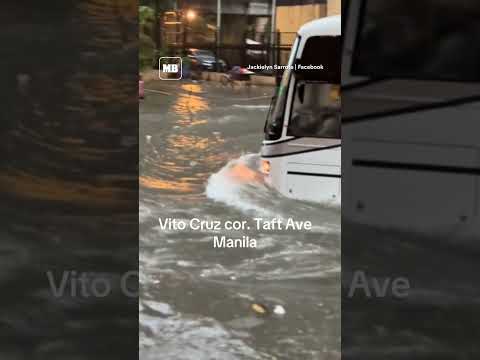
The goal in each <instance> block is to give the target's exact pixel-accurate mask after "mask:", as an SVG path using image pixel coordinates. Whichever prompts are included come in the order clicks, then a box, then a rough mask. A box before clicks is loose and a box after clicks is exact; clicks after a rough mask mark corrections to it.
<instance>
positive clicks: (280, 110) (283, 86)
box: [264, 37, 300, 140]
mask: <svg viewBox="0 0 480 360" xmlns="http://www.w3.org/2000/svg"><path fill="white" fill-rule="evenodd" d="M299 42H300V37H297V39H296V40H295V43H294V44H293V46H292V51H291V53H290V58H289V60H288V65H289V66H288V67H287V68H286V69H285V71H284V72H283V76H282V81H281V82H280V86H279V87H278V89H277V94H276V95H275V96H274V97H273V99H272V103H271V105H270V110H269V112H268V116H267V121H266V123H265V129H264V130H265V139H266V140H278V139H279V138H280V137H281V136H282V129H283V114H284V112H285V106H286V104H287V93H288V86H289V84H290V78H291V75H292V67H293V64H294V62H295V56H296V53H297V48H298V44H299Z"/></svg>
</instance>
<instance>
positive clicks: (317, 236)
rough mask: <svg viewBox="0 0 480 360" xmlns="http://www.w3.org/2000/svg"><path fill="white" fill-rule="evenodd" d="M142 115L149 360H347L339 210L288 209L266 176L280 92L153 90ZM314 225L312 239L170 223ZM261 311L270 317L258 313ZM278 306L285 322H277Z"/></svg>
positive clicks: (164, 85)
mask: <svg viewBox="0 0 480 360" xmlns="http://www.w3.org/2000/svg"><path fill="white" fill-rule="evenodd" d="M146 89H148V90H147V92H146V99H145V100H143V101H142V102H141V104H140V159H139V163H140V215H139V216H140V244H139V245H140V256H139V258H140V290H141V293H140V305H139V312H140V314H139V315H140V358H141V359H144V360H146V359H159V358H161V359H165V360H176V359H178V360H185V359H191V360H209V359H212V360H213V359H219V360H230V359H239V360H240V359H289V360H294V359H302V360H303V359H305V360H308V359H314V360H326V359H339V358H340V248H341V246H340V209H339V208H328V207H323V206H320V205H316V204H311V203H306V202H299V201H294V200H289V199H286V198H283V197H282V196H280V195H279V194H277V193H276V192H275V191H274V190H272V189H270V188H269V187H267V186H266V185H265V184H264V183H263V181H262V178H261V174H260V173H259V172H258V170H257V169H258V161H259V156H258V153H259V149H260V145H261V141H262V137H263V125H264V121H265V118H266V114H267V111H268V107H269V103H270V97H271V95H272V93H273V88H270V87H265V88H263V87H254V88H252V89H250V90H249V91H247V90H246V89H245V88H241V87H238V88H234V89H231V88H227V87H222V86H221V85H218V84H216V83H187V82H175V81H171V82H166V81H164V82H153V83H147V84H146ZM258 217H262V218H264V219H271V218H273V217H277V218H283V219H286V218H293V219H294V220H302V221H306V220H310V221H311V222H312V224H313V229H312V230H311V231H290V230H288V231H257V230H253V229H249V230H248V231H244V232H241V231H239V232H235V231H231V232H229V233H226V232H225V231H220V232H218V234H219V235H221V234H226V235H228V236H230V237H242V236H243V235H248V236H250V237H252V238H255V239H257V243H258V246H257V248H256V249H251V248H250V249H245V248H243V249H241V248H237V249H218V248H214V247H213V240H212V238H213V236H214V235H215V234H217V232H216V230H206V229H204V230H198V231H193V230H190V229H188V228H187V229H185V230H176V231H174V230H171V231H166V230H162V229H161V228H160V225H159V219H162V220H164V219H166V218H174V219H183V220H185V221H190V220H191V219H192V218H198V219H201V220H212V221H215V220H220V221H226V220H241V221H243V220H245V221H248V222H250V223H253V218H258ZM254 303H257V304H262V305H264V306H265V307H266V308H267V309H268V310H267V314H265V315H261V316H259V315H258V314H256V313H255V312H254V311H253V310H252V304H254ZM275 305H281V306H283V307H284V308H285V310H286V314H284V315H283V316H277V315H275V314H273V313H272V312H271V309H273V307H274V306H275Z"/></svg>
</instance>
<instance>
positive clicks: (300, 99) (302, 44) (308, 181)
mask: <svg viewBox="0 0 480 360" xmlns="http://www.w3.org/2000/svg"><path fill="white" fill-rule="evenodd" d="M340 65H341V18H340V16H332V17H327V18H323V19H319V20H315V21H312V22H310V23H308V24H306V25H304V26H303V27H302V28H301V29H300V30H299V32H298V36H297V38H296V40H295V43H294V45H293V46H292V51H291V55H290V59H289V63H288V67H287V69H286V70H285V72H284V74H283V78H282V81H281V84H280V87H279V89H278V93H277V95H276V96H275V97H274V98H273V100H272V105H271V107H270V111H269V114H268V118H267V121H266V124H265V140H264V141H263V146H262V151H261V157H262V160H261V161H262V164H261V168H262V169H261V170H262V172H263V173H264V174H265V178H266V181H267V183H268V184H270V185H271V186H272V187H274V188H275V189H277V190H278V191H279V192H280V193H282V194H283V195H285V196H287V197H291V198H295V199H299V200H309V201H315V202H322V203H333V204H339V203H340V201H341V199H340V197H341V196H340V194H341V191H340V182H341V181H340V179H341V175H340V165H341V150H340V146H341V140H340V136H341V107H340Z"/></svg>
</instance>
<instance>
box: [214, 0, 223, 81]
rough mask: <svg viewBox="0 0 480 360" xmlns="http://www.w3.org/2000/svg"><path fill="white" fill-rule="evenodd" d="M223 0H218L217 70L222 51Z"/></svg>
mask: <svg viewBox="0 0 480 360" xmlns="http://www.w3.org/2000/svg"><path fill="white" fill-rule="evenodd" d="M221 29H222V0H217V41H216V42H217V44H216V51H215V57H216V58H217V59H216V62H215V63H216V68H217V69H216V70H217V72H218V71H219V70H220V63H219V61H218V60H219V52H220V43H221V36H222V32H221Z"/></svg>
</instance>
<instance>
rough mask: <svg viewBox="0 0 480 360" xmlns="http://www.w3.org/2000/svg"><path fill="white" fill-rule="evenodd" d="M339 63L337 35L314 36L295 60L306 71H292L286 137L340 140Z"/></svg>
mask: <svg viewBox="0 0 480 360" xmlns="http://www.w3.org/2000/svg"><path fill="white" fill-rule="evenodd" d="M340 61H341V37H340V36H315V37H312V38H310V39H308V40H307V42H306V44H305V48H304V50H303V52H302V56H301V59H300V61H297V65H303V66H304V67H307V70H303V69H297V70H295V86H294V93H293V101H292V107H291V111H290V114H291V115H290V120H289V122H288V129H287V135H288V136H295V137H319V138H335V139H339V138H340V137H341V111H340V108H341V105H340V73H341V65H340ZM309 65H310V66H312V68H311V69H310V68H308V66H309Z"/></svg>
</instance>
